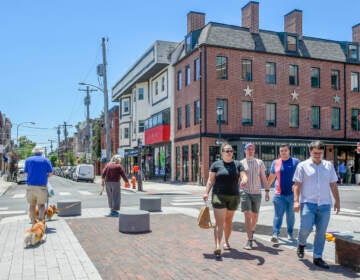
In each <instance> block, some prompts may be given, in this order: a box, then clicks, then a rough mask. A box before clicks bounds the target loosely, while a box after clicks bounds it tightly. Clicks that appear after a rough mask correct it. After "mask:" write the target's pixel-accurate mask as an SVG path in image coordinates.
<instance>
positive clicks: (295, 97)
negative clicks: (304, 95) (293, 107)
mask: <svg viewBox="0 0 360 280" xmlns="http://www.w3.org/2000/svg"><path fill="white" fill-rule="evenodd" d="M290 95H291V96H292V100H297V99H298V96H299V94H298V93H297V92H296V91H295V89H294V91H293V92H292V93H290Z"/></svg>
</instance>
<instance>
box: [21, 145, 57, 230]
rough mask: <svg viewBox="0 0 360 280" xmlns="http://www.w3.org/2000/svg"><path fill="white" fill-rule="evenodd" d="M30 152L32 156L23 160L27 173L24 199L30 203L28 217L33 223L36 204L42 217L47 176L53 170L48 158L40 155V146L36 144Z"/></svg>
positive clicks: (45, 198)
mask: <svg viewBox="0 0 360 280" xmlns="http://www.w3.org/2000/svg"><path fill="white" fill-rule="evenodd" d="M32 153H33V154H34V156H32V157H28V158H27V159H26V161H25V168H24V172H25V173H27V182H26V183H27V184H28V188H27V189H26V199H27V201H28V203H29V204H30V206H29V217H30V220H31V222H32V223H34V222H35V208H36V204H38V207H39V219H40V220H42V219H44V214H45V203H46V201H47V198H48V190H47V183H48V177H50V176H51V175H52V171H53V170H52V166H51V162H50V160H48V159H47V158H45V157H43V156H42V153H43V150H42V148H41V147H38V146H36V147H35V148H34V149H33V150H32Z"/></svg>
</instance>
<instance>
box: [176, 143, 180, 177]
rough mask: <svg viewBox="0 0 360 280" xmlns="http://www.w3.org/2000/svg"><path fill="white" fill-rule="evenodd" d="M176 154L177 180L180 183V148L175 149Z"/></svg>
mask: <svg viewBox="0 0 360 280" xmlns="http://www.w3.org/2000/svg"><path fill="white" fill-rule="evenodd" d="M175 154H176V173H175V180H176V181H180V167H181V165H180V159H181V157H180V147H179V146H177V147H176V149H175Z"/></svg>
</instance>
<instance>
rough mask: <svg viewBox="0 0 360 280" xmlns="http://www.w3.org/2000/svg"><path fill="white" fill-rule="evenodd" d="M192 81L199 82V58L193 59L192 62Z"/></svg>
mask: <svg viewBox="0 0 360 280" xmlns="http://www.w3.org/2000/svg"><path fill="white" fill-rule="evenodd" d="M194 69H195V71H194V80H195V81H198V80H200V58H197V59H195V61H194Z"/></svg>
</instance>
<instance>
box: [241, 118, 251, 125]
mask: <svg viewBox="0 0 360 280" xmlns="http://www.w3.org/2000/svg"><path fill="white" fill-rule="evenodd" d="M242 124H243V125H251V124H252V121H251V119H243V120H242Z"/></svg>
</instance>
